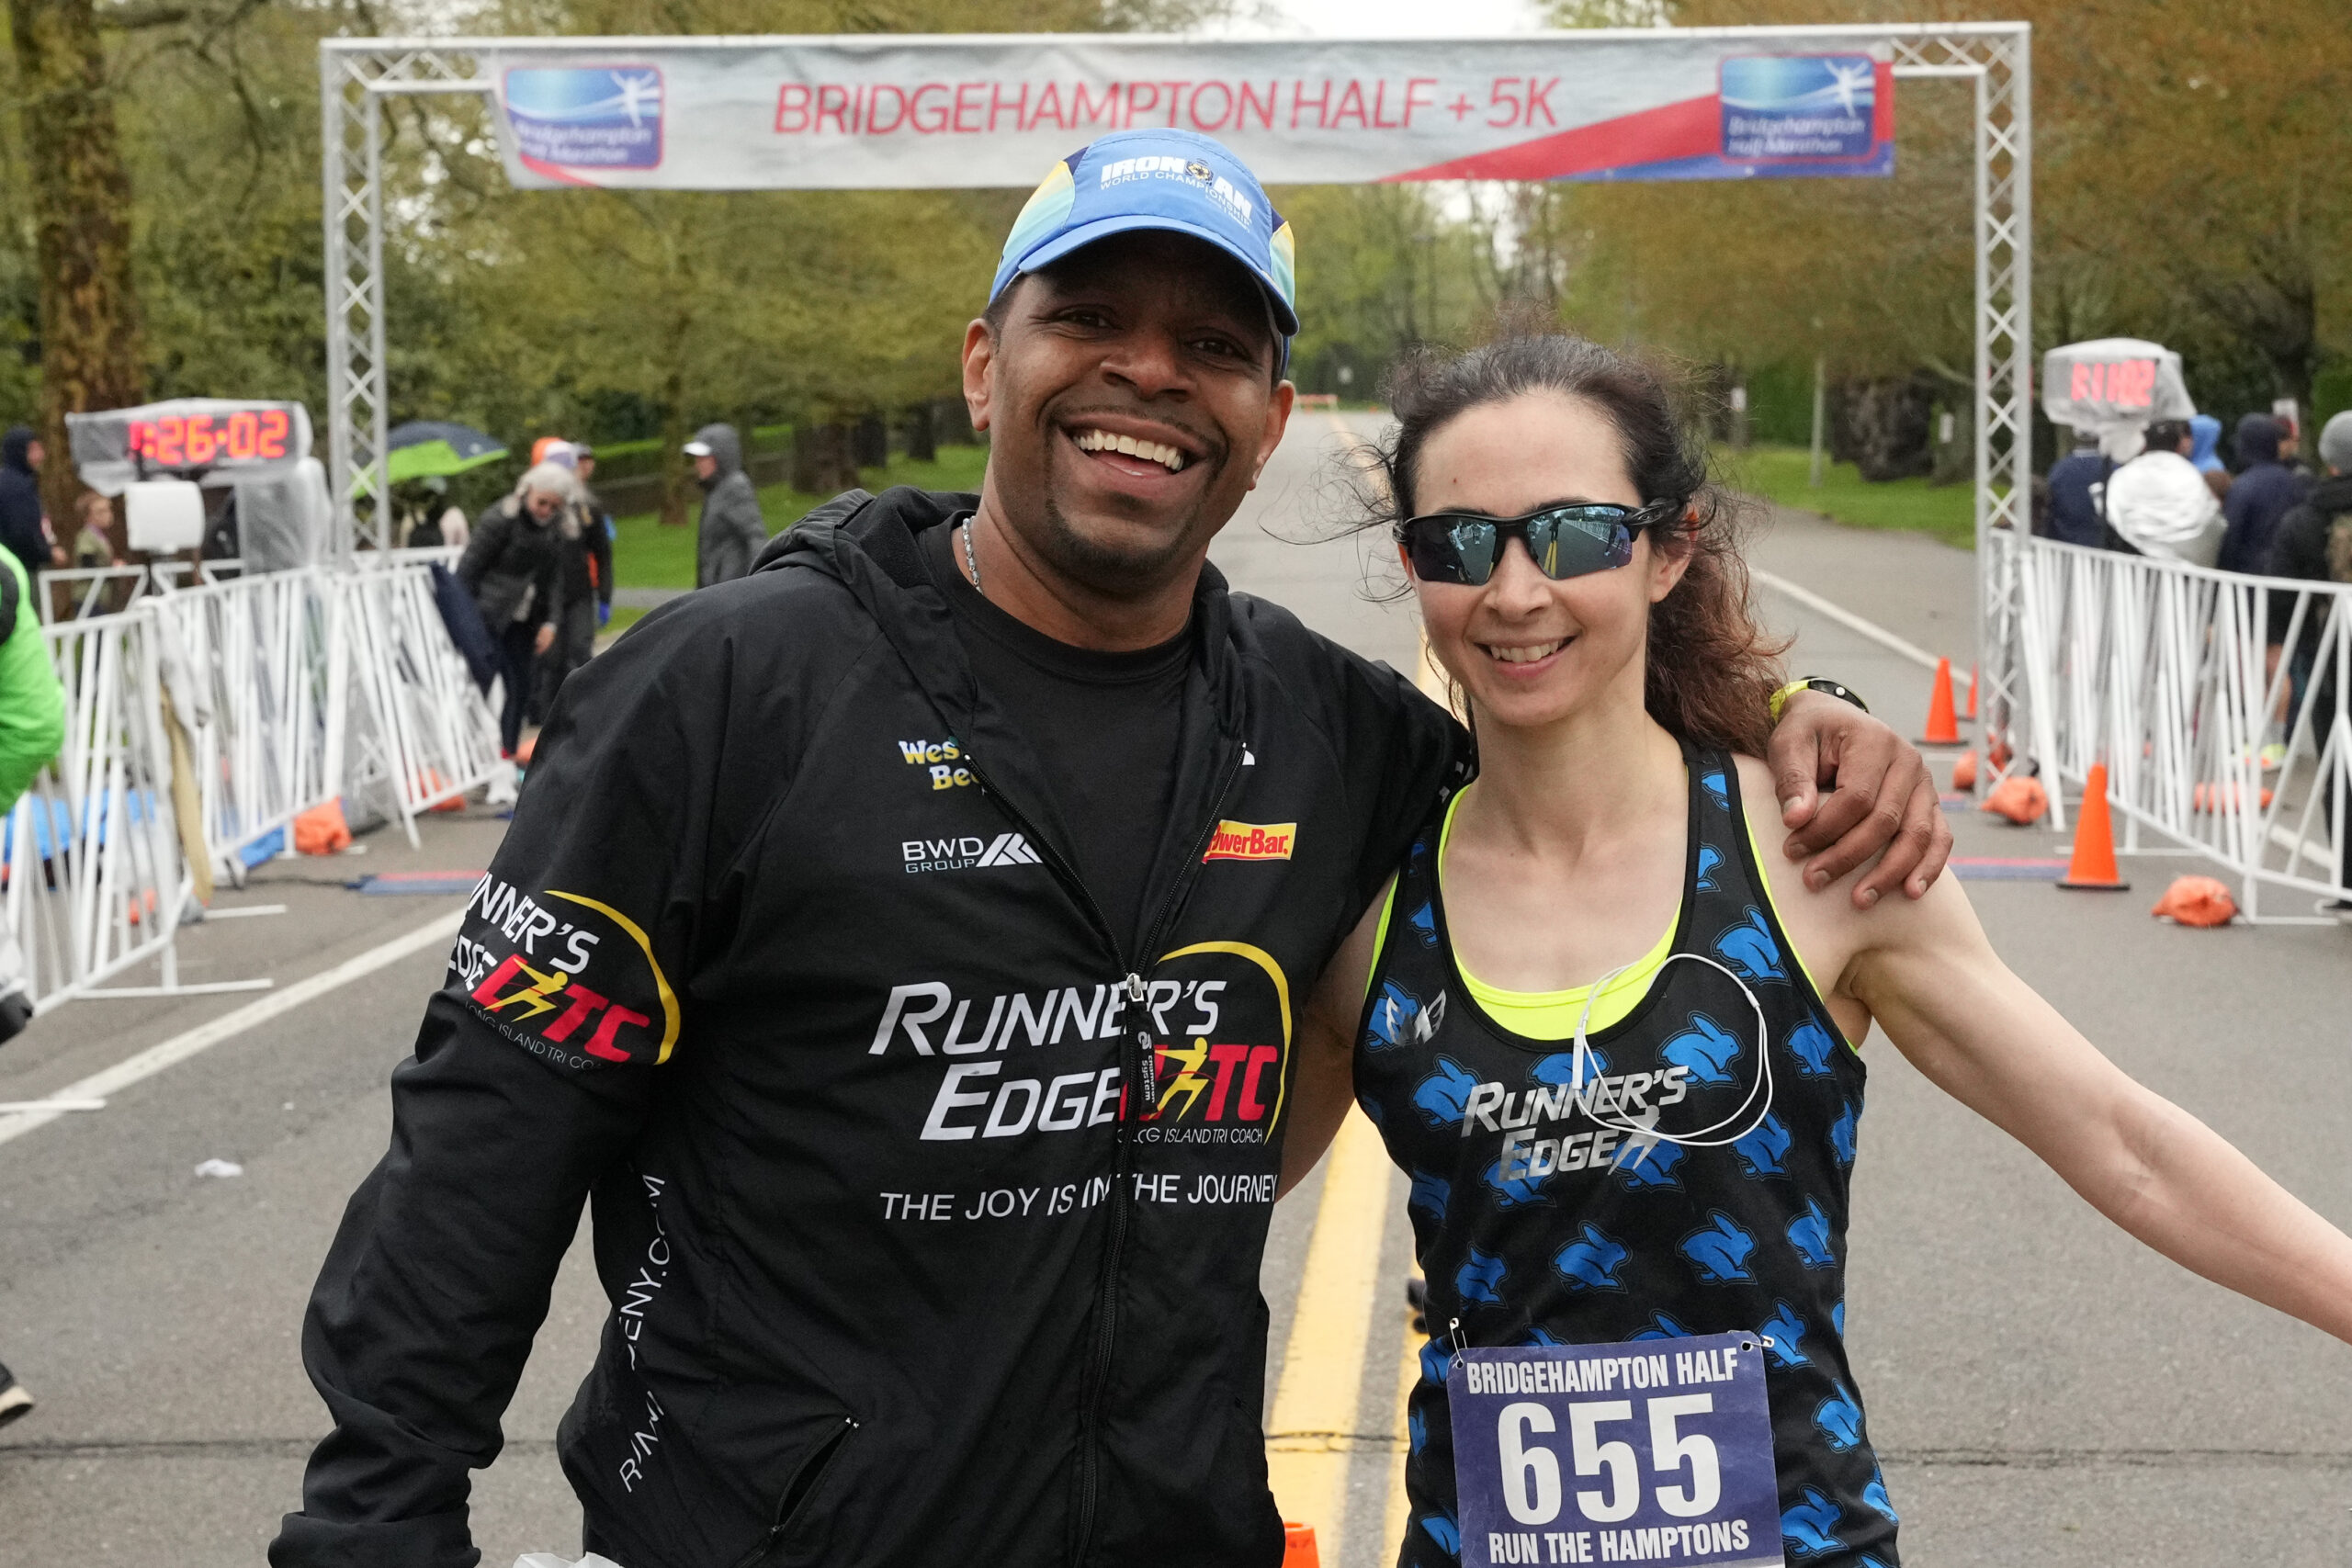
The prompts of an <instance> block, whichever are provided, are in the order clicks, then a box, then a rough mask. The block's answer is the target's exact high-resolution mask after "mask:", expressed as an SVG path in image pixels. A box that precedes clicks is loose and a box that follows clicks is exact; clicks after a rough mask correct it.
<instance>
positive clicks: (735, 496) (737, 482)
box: [407, 424, 768, 757]
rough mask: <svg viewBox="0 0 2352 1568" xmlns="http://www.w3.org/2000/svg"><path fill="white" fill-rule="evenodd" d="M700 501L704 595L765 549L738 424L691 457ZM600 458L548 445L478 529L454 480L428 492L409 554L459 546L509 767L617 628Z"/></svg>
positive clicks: (696, 442)
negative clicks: (497, 692) (496, 682)
mask: <svg viewBox="0 0 2352 1568" xmlns="http://www.w3.org/2000/svg"><path fill="white" fill-rule="evenodd" d="M684 453H685V456H686V457H689V458H691V459H692V460H693V462H694V465H695V477H696V479H697V480H698V481H699V482H700V484H701V486H702V488H703V491H704V498H703V504H702V514H701V516H700V518H699V519H698V520H697V524H696V529H697V532H696V537H695V587H697V588H707V587H709V586H710V585H712V584H713V583H717V582H725V581H729V580H731V579H734V578H738V577H741V576H743V575H745V574H746V573H748V572H749V571H750V570H752V558H754V557H755V556H757V555H758V554H759V552H760V548H761V547H762V546H763V545H765V544H766V543H767V538H768V533H767V522H766V519H765V517H764V516H763V514H762V513H761V511H760V498H759V492H758V491H756V490H755V489H754V488H753V487H752V477H751V475H750V474H749V473H748V472H747V471H746V470H745V468H744V467H743V444H742V440H741V437H740V436H739V435H738V434H736V432H735V427H734V426H733V425H731V424H707V425H705V426H704V427H703V428H702V429H700V430H698V431H696V432H695V436H694V439H693V440H692V441H690V442H688V443H687V444H686V445H685V447H684ZM595 474H596V452H595V448H594V447H593V446H589V445H588V444H587V443H586V442H583V441H565V440H561V439H560V438H558V437H555V436H543V437H541V438H540V439H539V441H538V442H537V444H536V445H534V446H533V447H532V448H531V466H530V468H528V469H527V470H526V472H525V473H524V475H523V477H522V478H521V479H518V480H517V481H516V482H515V488H514V490H513V491H510V492H509V493H508V494H507V495H506V496H505V497H503V499H501V500H500V501H498V502H493V503H492V505H491V506H489V507H488V508H486V509H485V510H484V511H483V513H482V514H481V516H480V517H479V518H477V519H475V520H474V521H473V522H472V523H471V524H470V525H469V523H468V521H467V519H466V514H465V513H464V512H462V511H461V510H459V509H458V507H456V506H454V505H447V504H446V502H447V494H448V489H447V481H446V480H443V481H439V482H437V483H435V482H434V481H427V482H426V485H425V490H426V501H425V502H424V505H423V506H422V507H421V508H420V509H419V511H420V515H419V516H418V517H417V518H416V519H415V521H414V522H413V524H412V525H411V527H410V530H409V532H408V535H407V542H408V543H409V544H410V545H412V546H421V545H436V546H459V547H462V549H463V553H462V554H461V555H460V556H459V558H458V569H457V572H458V580H459V581H462V582H463V583H464V584H465V587H466V590H467V592H469V593H470V594H471V595H472V597H473V601H474V605H475V608H476V609H477V610H478V611H480V612H481V619H482V624H483V628H484V630H485V631H486V632H487V633H488V634H489V637H490V639H491V641H492V643H493V644H494V645H495V648H496V664H497V669H498V672H499V675H500V677H501V679H502V682H503V687H504V700H503V706H502V710H501V712H500V715H499V741H500V745H501V746H502V748H503V750H504V751H505V753H506V754H507V755H508V756H509V757H512V756H514V755H515V752H516V750H517V749H518V748H519V747H520V746H521V744H522V735H523V731H524V729H525V728H526V726H536V725H539V724H543V723H545V722H546V720H547V716H548V710H549V708H551V707H552V706H553V705H554V703H555V695H556V692H557V690H558V689H559V688H560V686H561V685H562V684H563V682H564V680H565V679H566V677H568V676H569V675H570V674H571V672H572V671H574V670H577V669H579V668H580V667H581V666H582V664H585V663H587V662H588V660H590V659H591V658H593V657H594V654H595V651H596V634H597V633H598V632H599V631H601V630H602V629H604V628H605V627H606V626H610V625H611V624H612V618H613V546H614V544H615V542H616V540H617V539H618V538H619V530H618V529H617V527H616V525H615V524H614V522H613V517H612V513H610V512H609V511H608V510H607V509H606V507H605V503H604V502H603V501H602V500H601V499H599V497H598V496H597V494H596V492H595V491H594V488H593V481H594V478H595Z"/></svg>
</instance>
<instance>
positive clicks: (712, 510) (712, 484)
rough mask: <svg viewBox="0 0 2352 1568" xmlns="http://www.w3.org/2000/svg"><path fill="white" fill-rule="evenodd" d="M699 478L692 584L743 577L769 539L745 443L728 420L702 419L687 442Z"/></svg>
mask: <svg viewBox="0 0 2352 1568" xmlns="http://www.w3.org/2000/svg"><path fill="white" fill-rule="evenodd" d="M686 456H687V457H692V458H693V459H694V460H695V478H696V479H700V480H701V481H702V488H703V498H702V525H701V527H700V528H699V529H698V530H697V532H696V534H695V587H696V588H707V587H709V586H710V585H711V584H712V583H714V582H728V581H733V580H734V579H736V578H739V577H743V576H746V575H748V574H749V573H750V571H751V570H752V557H753V556H756V555H758V554H759V553H760V547H762V546H763V545H764V544H766V543H767V542H768V525H767V520H766V519H765V518H763V517H762V516H761V515H760V497H759V492H758V491H754V490H753V489H752V476H751V475H749V474H747V473H745V472H744V471H743V442H742V439H741V437H740V436H738V435H737V434H735V427H734V426H733V425H731V424H706V425H704V426H703V427H702V428H701V429H700V430H697V431H695V438H694V439H693V440H692V441H689V442H687V443H686Z"/></svg>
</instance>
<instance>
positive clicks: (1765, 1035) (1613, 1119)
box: [1568, 953, 1774, 1149]
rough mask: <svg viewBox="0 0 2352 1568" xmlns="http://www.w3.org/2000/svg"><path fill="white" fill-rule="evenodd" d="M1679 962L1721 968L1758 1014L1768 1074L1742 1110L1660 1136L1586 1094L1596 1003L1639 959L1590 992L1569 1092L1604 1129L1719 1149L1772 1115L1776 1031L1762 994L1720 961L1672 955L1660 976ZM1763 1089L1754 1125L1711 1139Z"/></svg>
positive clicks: (1761, 1058) (1760, 1055)
mask: <svg viewBox="0 0 2352 1568" xmlns="http://www.w3.org/2000/svg"><path fill="white" fill-rule="evenodd" d="M1678 958H1681V959H1688V960H1690V961H1691V963H1693V964H1705V965H1706V966H1707V967H1708V968H1710V969H1713V970H1715V971H1716V972H1718V973H1719V974H1721V975H1722V976H1724V978H1725V979H1727V980H1729V981H1730V982H1731V983H1732V984H1733V985H1735V986H1737V987H1739V994H1740V995H1741V996H1742V997H1744V998H1747V1006H1748V1008H1749V1010H1751V1011H1753V1012H1754V1013H1755V1014H1756V1056H1757V1060H1758V1062H1760V1063H1761V1064H1762V1065H1763V1068H1762V1071H1760V1072H1759V1073H1758V1075H1757V1077H1756V1081H1755V1082H1754V1083H1753V1084H1751V1085H1749V1086H1748V1089H1747V1099H1745V1100H1741V1101H1740V1102H1739V1108H1738V1110H1736V1111H1733V1112H1732V1113H1731V1114H1730V1115H1728V1116H1726V1117H1724V1119H1723V1120H1722V1121H1720V1122H1715V1123H1714V1124H1713V1126H1708V1127H1702V1128H1700V1129H1699V1130H1698V1131H1697V1132H1695V1133H1691V1134H1674V1133H1663V1132H1660V1131H1659V1130H1658V1129H1657V1127H1656V1126H1646V1127H1645V1126H1644V1125H1643V1124H1642V1123H1641V1122H1636V1121H1634V1120H1632V1119H1631V1118H1630V1117H1628V1118H1623V1119H1620V1118H1618V1117H1617V1115H1616V1113H1615V1112H1614V1111H1608V1112H1604V1111H1597V1110H1595V1109H1594V1108H1593V1102H1594V1101H1595V1100H1597V1099H1598V1098H1599V1095H1598V1094H1597V1093H1595V1094H1590V1095H1588V1094H1587V1093H1586V1092H1585V1087H1584V1078H1585V1063H1586V1062H1587V1061H1589V1059H1590V1058H1591V1055H1592V1048H1591V1047H1590V1046H1589V1045H1588V1044H1587V1043H1585V1026H1586V1025H1587V1024H1588V1023H1589V1022H1590V1021H1592V1004H1593V1003H1594V1002H1596V1001H1599V1000H1600V996H1601V993H1602V992H1604V991H1606V990H1607V989H1608V988H1609V987H1611V986H1612V985H1614V984H1615V983H1616V981H1617V977H1618V976H1621V975H1625V974H1628V973H1630V972H1632V971H1633V970H1634V969H1636V968H1638V967H1640V964H1641V960H1639V959H1635V960H1634V962H1633V963H1631V964H1621V965H1619V966H1618V967H1617V968H1614V969H1611V971H1610V972H1609V973H1608V974H1606V975H1603V976H1601V977H1600V979H1599V980H1597V981H1595V982H1594V983H1593V987H1592V989H1590V990H1589V991H1588V992H1586V993H1585V998H1584V1009H1583V1010H1582V1011H1581V1012H1579V1013H1577V1035H1576V1048H1575V1051H1574V1053H1573V1054H1572V1055H1571V1056H1570V1058H1569V1066H1568V1093H1569V1097H1570V1101H1571V1103H1573V1104H1575V1105H1576V1106H1577V1107H1578V1108H1580V1109H1581V1110H1582V1111H1584V1113H1585V1115H1586V1116H1588V1117H1589V1118H1590V1119H1591V1120H1592V1121H1594V1122H1598V1123H1599V1124H1600V1125H1601V1126H1603V1127H1609V1128H1613V1129H1615V1130H1616V1131H1618V1132H1621V1133H1630V1134H1634V1136H1636V1137H1640V1138H1649V1139H1655V1140H1656V1141H1657V1142H1658V1143H1661V1144H1678V1145H1681V1146H1682V1147H1684V1148H1689V1149H1719V1148H1723V1147H1725V1146H1727V1145H1732V1144H1736V1143H1737V1142H1739V1141H1740V1139H1742V1138H1745V1137H1746V1136H1747V1135H1748V1134H1750V1133H1753V1132H1754V1131H1756V1129H1757V1128H1758V1127H1760V1126H1762V1125H1763V1124H1764V1119H1765V1118H1766V1117H1767V1116H1770V1115H1771V1114H1772V1099H1773V1092H1774V1091H1773V1087H1772V1049H1771V1046H1772V1043H1771V1032H1770V1027H1769V1026H1768V1025H1767V1024H1766V1022H1765V1021H1764V1004H1763V1003H1761V1002H1759V1001H1758V1000H1757V999H1756V993H1755V992H1754V991H1752V990H1750V989H1748V986H1747V981H1745V980H1743V979H1741V978H1740V977H1739V976H1737V975H1736V974H1734V973H1733V972H1732V971H1731V970H1730V969H1728V968H1726V967H1725V966H1724V965H1723V964H1718V963H1716V962H1715V961H1714V960H1713V959H1712V958H1710V957H1708V956H1707V955H1706V954H1705V953H1668V954H1667V956H1666V963H1665V964H1659V965H1658V970H1659V972H1660V973H1664V971H1665V969H1666V965H1667V964H1671V963H1673V962H1674V961H1675V960H1676V959H1678ZM1593 1088H1594V1089H1595V1090H1598V1089H1600V1081H1599V1079H1597V1078H1596V1079H1595V1080H1594V1084H1593ZM1759 1091H1760V1092H1761V1093H1762V1094H1763V1096H1764V1104H1763V1106H1762V1107H1761V1108H1760V1109H1758V1111H1757V1112H1756V1114H1755V1116H1754V1117H1753V1118H1751V1119H1750V1120H1749V1121H1748V1122H1747V1125H1746V1126H1744V1127H1742V1128H1740V1130H1739V1131H1738V1132H1736V1133H1734V1134H1730V1135H1729V1136H1727V1137H1721V1138H1717V1137H1712V1136H1710V1135H1709V1134H1713V1133H1717V1132H1721V1131H1722V1130H1723V1129H1724V1128H1725V1127H1728V1126H1730V1125H1731V1124H1732V1123H1733V1122H1736V1121H1738V1120H1739V1118H1740V1116H1741V1114H1742V1113H1743V1112H1745V1111H1747V1108H1748V1107H1749V1106H1751V1105H1753V1104H1755V1103H1756V1096H1757V1094H1758V1092H1759ZM1645 1109H1646V1110H1647V1111H1649V1115H1650V1120H1651V1121H1652V1122H1656V1121H1657V1107H1656V1106H1649V1107H1645Z"/></svg>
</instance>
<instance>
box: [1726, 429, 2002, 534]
mask: <svg viewBox="0 0 2352 1568" xmlns="http://www.w3.org/2000/svg"><path fill="white" fill-rule="evenodd" d="M1718 456H1719V457H1721V458H1722V460H1723V463H1724V475H1725V477H1726V478H1727V479H1729V480H1730V481H1731V484H1732V486H1733V488H1734V489H1736V490H1741V491H1747V493H1749V494H1751V495H1759V496H1762V497H1763V498H1764V499H1765V500H1767V501H1770V502H1773V503H1774V504H1776V505H1780V506H1788V507H1795V508H1799V509H1801V510H1803V511H1806V512H1818V513H1821V514H1822V515H1824V516H1826V517H1828V518H1830V519H1832V520H1834V521H1836V522H1839V523H1844V524H1847V525H1850V526H1852V527H1856V528H1899V529H1903V530H1905V531H1908V532H1911V533H1917V534H1930V535H1933V536H1935V537H1937V538H1939V539H1941V540H1942V541H1943V542H1944V543H1945V544H1948V545H1956V546H1958V547H1960V548H1962V549H1964V550H1965V549H1973V548H1974V547H1975V544H1976V498H1975V492H1974V491H1973V490H1972V489H1970V487H1969V486H1967V485H1964V484H1957V485H1941V486H1933V487H1931V486H1929V484H1928V481H1927V480H1926V479H1891V480H1889V481H1887V482H1886V483H1884V484H1873V483H1871V481H1869V480H1868V479H1863V478H1862V476H1861V474H1860V472H1859V471H1857V470H1856V468H1854V465H1853V464H1851V463H1831V462H1827V461H1826V460H1825V461H1824V462H1823V464H1822V466H1821V488H1820V489H1819V490H1815V489H1814V488H1813V486H1812V484H1811V482H1810V479H1811V470H1812V466H1813V457H1812V454H1811V453H1809V452H1807V451H1806V450H1805V448H1804V447H1802V446H1756V447H1751V448H1749V449H1748V450H1747V451H1746V452H1732V451H1724V452H1721V453H1719V454H1718Z"/></svg>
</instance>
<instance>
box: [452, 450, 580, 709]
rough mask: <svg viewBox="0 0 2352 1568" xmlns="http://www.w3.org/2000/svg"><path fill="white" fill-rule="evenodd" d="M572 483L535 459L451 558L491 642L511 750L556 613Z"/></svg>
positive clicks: (576, 488) (573, 499)
mask: <svg viewBox="0 0 2352 1568" xmlns="http://www.w3.org/2000/svg"><path fill="white" fill-rule="evenodd" d="M579 497H580V481H579V480H578V479H574V478H573V477H572V473H571V469H570V468H560V467H558V466H557V465H555V464H553V463H541V464H539V465H538V466H537V468H533V469H531V471H530V472H528V473H526V474H525V475H524V476H523V479H522V482H521V483H519V484H517V485H516V486H515V492H514V493H513V494H512V495H509V496H508V497H507V498H506V499H505V500H503V501H502V502H499V503H498V504H497V505H495V506H492V507H490V508H487V509H486V510H485V511H484V512H483V513H482V514H481V519H480V521H478V522H477V523H476V524H475V525H474V531H473V537H472V538H471V539H469V540H468V541H467V544H466V553H465V555H464V556H463V557H461V558H459V559H458V580H459V581H462V582H463V583H464V584H465V585H466V588H467V591H468V592H470V593H472V594H473V596H474V603H475V604H477V605H479V606H480V607H481V619H482V625H484V626H487V627H489V628H490V635H491V636H492V637H494V638H496V639H497V641H498V649H499V674H500V676H501V678H502V679H503V681H504V682H505V685H506V702H505V706H504V708H503V710H502V711H501V712H500V714H499V719H498V739H499V743H500V745H501V746H502V747H503V748H504V750H505V751H506V753H507V754H508V755H509V756H512V755H513V754H514V751H515V746H516V745H517V744H518V743H519V742H520V741H521V739H522V737H523V714H524V709H525V707H526V705H527V704H528V703H529V702H530V700H531V677H532V666H533V665H534V664H535V663H536V662H537V660H538V656H539V655H540V654H542V653H545V652H546V651H547V650H548V649H550V648H552V647H553V646H555V634H556V627H557V626H560V625H561V624H562V619H563V549H564V539H563V525H564V524H565V523H566V522H567V521H570V522H572V523H573V525H575V527H576V525H577V518H576V515H575V513H576V511H577V505H578V502H579Z"/></svg>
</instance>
